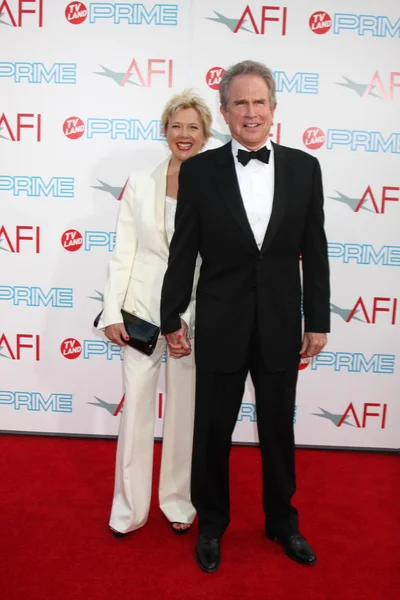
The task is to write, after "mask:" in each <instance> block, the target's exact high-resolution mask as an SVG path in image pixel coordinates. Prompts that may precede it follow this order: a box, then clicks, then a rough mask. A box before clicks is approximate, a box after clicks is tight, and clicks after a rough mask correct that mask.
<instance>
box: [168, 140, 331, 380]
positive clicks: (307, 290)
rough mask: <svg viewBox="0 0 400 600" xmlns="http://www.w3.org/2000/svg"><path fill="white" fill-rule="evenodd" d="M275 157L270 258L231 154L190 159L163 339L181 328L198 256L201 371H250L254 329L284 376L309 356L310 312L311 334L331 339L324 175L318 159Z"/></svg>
mask: <svg viewBox="0 0 400 600" xmlns="http://www.w3.org/2000/svg"><path fill="white" fill-rule="evenodd" d="M274 157H275V190H274V197H273V206H272V214H271V218H270V222H269V225H268V228H267V232H266V235H265V239H264V242H263V245H262V248H261V251H259V249H258V246H257V244H256V241H255V239H254V236H253V233H252V230H251V227H250V225H249V222H248V220H247V215H246V211H245V209H244V205H243V202H242V198H241V195H240V190H239V184H238V180H237V176H236V171H235V165H234V161H233V157H232V150H231V144H230V143H229V144H226V145H225V146H223V147H222V148H218V149H216V150H210V151H208V152H204V153H202V154H199V155H197V156H195V157H193V158H191V159H189V160H188V161H186V162H185V163H183V165H182V167H181V170H180V176H179V193H178V205H177V212H176V222H175V234H174V236H173V239H172V242H171V246H170V254H169V263H168V269H167V272H166V274H165V278H164V284H163V290H162V299H161V327H162V332H163V333H170V332H173V331H176V330H177V329H179V328H180V318H179V315H180V314H181V313H183V312H184V311H185V309H186V308H187V306H188V304H189V302H190V298H191V293H192V284H193V274H194V269H195V263H196V257H197V254H198V252H199V253H200V255H201V258H202V265H201V270H200V277H199V281H198V286H197V295H196V336H195V350H196V363H197V365H198V366H200V367H202V368H205V369H207V370H212V371H215V372H235V371H237V370H239V369H240V368H242V367H243V365H244V364H245V361H246V356H247V353H248V351H249V344H250V337H251V333H252V329H253V327H254V323H255V322H256V323H257V327H258V331H259V335H260V338H261V343H262V353H263V359H264V363H265V366H266V367H267V368H268V369H269V370H272V371H274V370H282V369H285V367H286V364H287V362H288V360H290V359H293V357H294V356H296V355H297V356H298V352H299V350H300V346H301V338H302V311H301V308H302V302H303V311H304V319H305V324H304V330H305V331H309V332H315V333H326V332H328V331H329V324H330V306H329V264H328V255H327V243H326V237H325V232H324V213H323V192H322V182H321V170H320V166H319V163H318V161H317V160H316V159H315V158H314V157H312V156H311V155H309V154H306V153H305V152H302V151H300V150H295V149H292V148H286V147H284V146H280V145H276V144H274ZM300 256H301V261H300ZM300 265H301V267H302V272H303V285H301V277H300Z"/></svg>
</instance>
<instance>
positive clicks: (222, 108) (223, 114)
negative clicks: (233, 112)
mask: <svg viewBox="0 0 400 600" xmlns="http://www.w3.org/2000/svg"><path fill="white" fill-rule="evenodd" d="M219 111H220V113H221V115H222V116H223V117H224V121H225V123H226V124H228V111H227V110H226V109H225V108H224V107H223V106H220V107H219Z"/></svg>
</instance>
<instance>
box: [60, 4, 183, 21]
mask: <svg viewBox="0 0 400 600" xmlns="http://www.w3.org/2000/svg"><path fill="white" fill-rule="evenodd" d="M65 18H66V19H67V21H68V23H70V24H71V25H81V24H82V23H84V22H85V21H86V20H88V22H89V23H90V24H91V25H93V24H96V23H97V22H103V21H105V20H106V21H108V22H110V21H111V23H113V24H114V25H124V24H128V25H169V26H174V25H177V24H178V4H153V6H145V5H144V4H133V3H130V2H129V3H128V2H90V3H86V4H84V3H83V2H70V3H69V4H68V5H67V7H66V9H65Z"/></svg>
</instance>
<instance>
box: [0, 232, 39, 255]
mask: <svg viewBox="0 0 400 600" xmlns="http://www.w3.org/2000/svg"><path fill="white" fill-rule="evenodd" d="M4 242H5V243H6V245H7V246H8V248H5V247H4V246H3V245H2V244H3V243H4ZM21 242H33V243H34V247H35V252H36V254H39V252H40V227H33V226H31V225H16V227H15V231H11V229H8V231H7V229H6V228H5V227H4V225H2V226H1V227H0V250H6V251H7V252H15V253H17V254H18V253H20V252H21ZM25 245H26V244H25Z"/></svg>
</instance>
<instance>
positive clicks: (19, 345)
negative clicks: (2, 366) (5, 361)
mask: <svg viewBox="0 0 400 600" xmlns="http://www.w3.org/2000/svg"><path fill="white" fill-rule="evenodd" d="M31 350H32V351H33V356H34V358H35V360H40V335H37V334H35V335H34V334H31V333H16V334H13V335H12V336H11V335H8V336H6V334H5V333H2V334H0V358H9V359H11V360H21V358H22V355H23V357H24V358H25V357H26V355H27V354H29V356H32V352H30V351H31Z"/></svg>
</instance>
